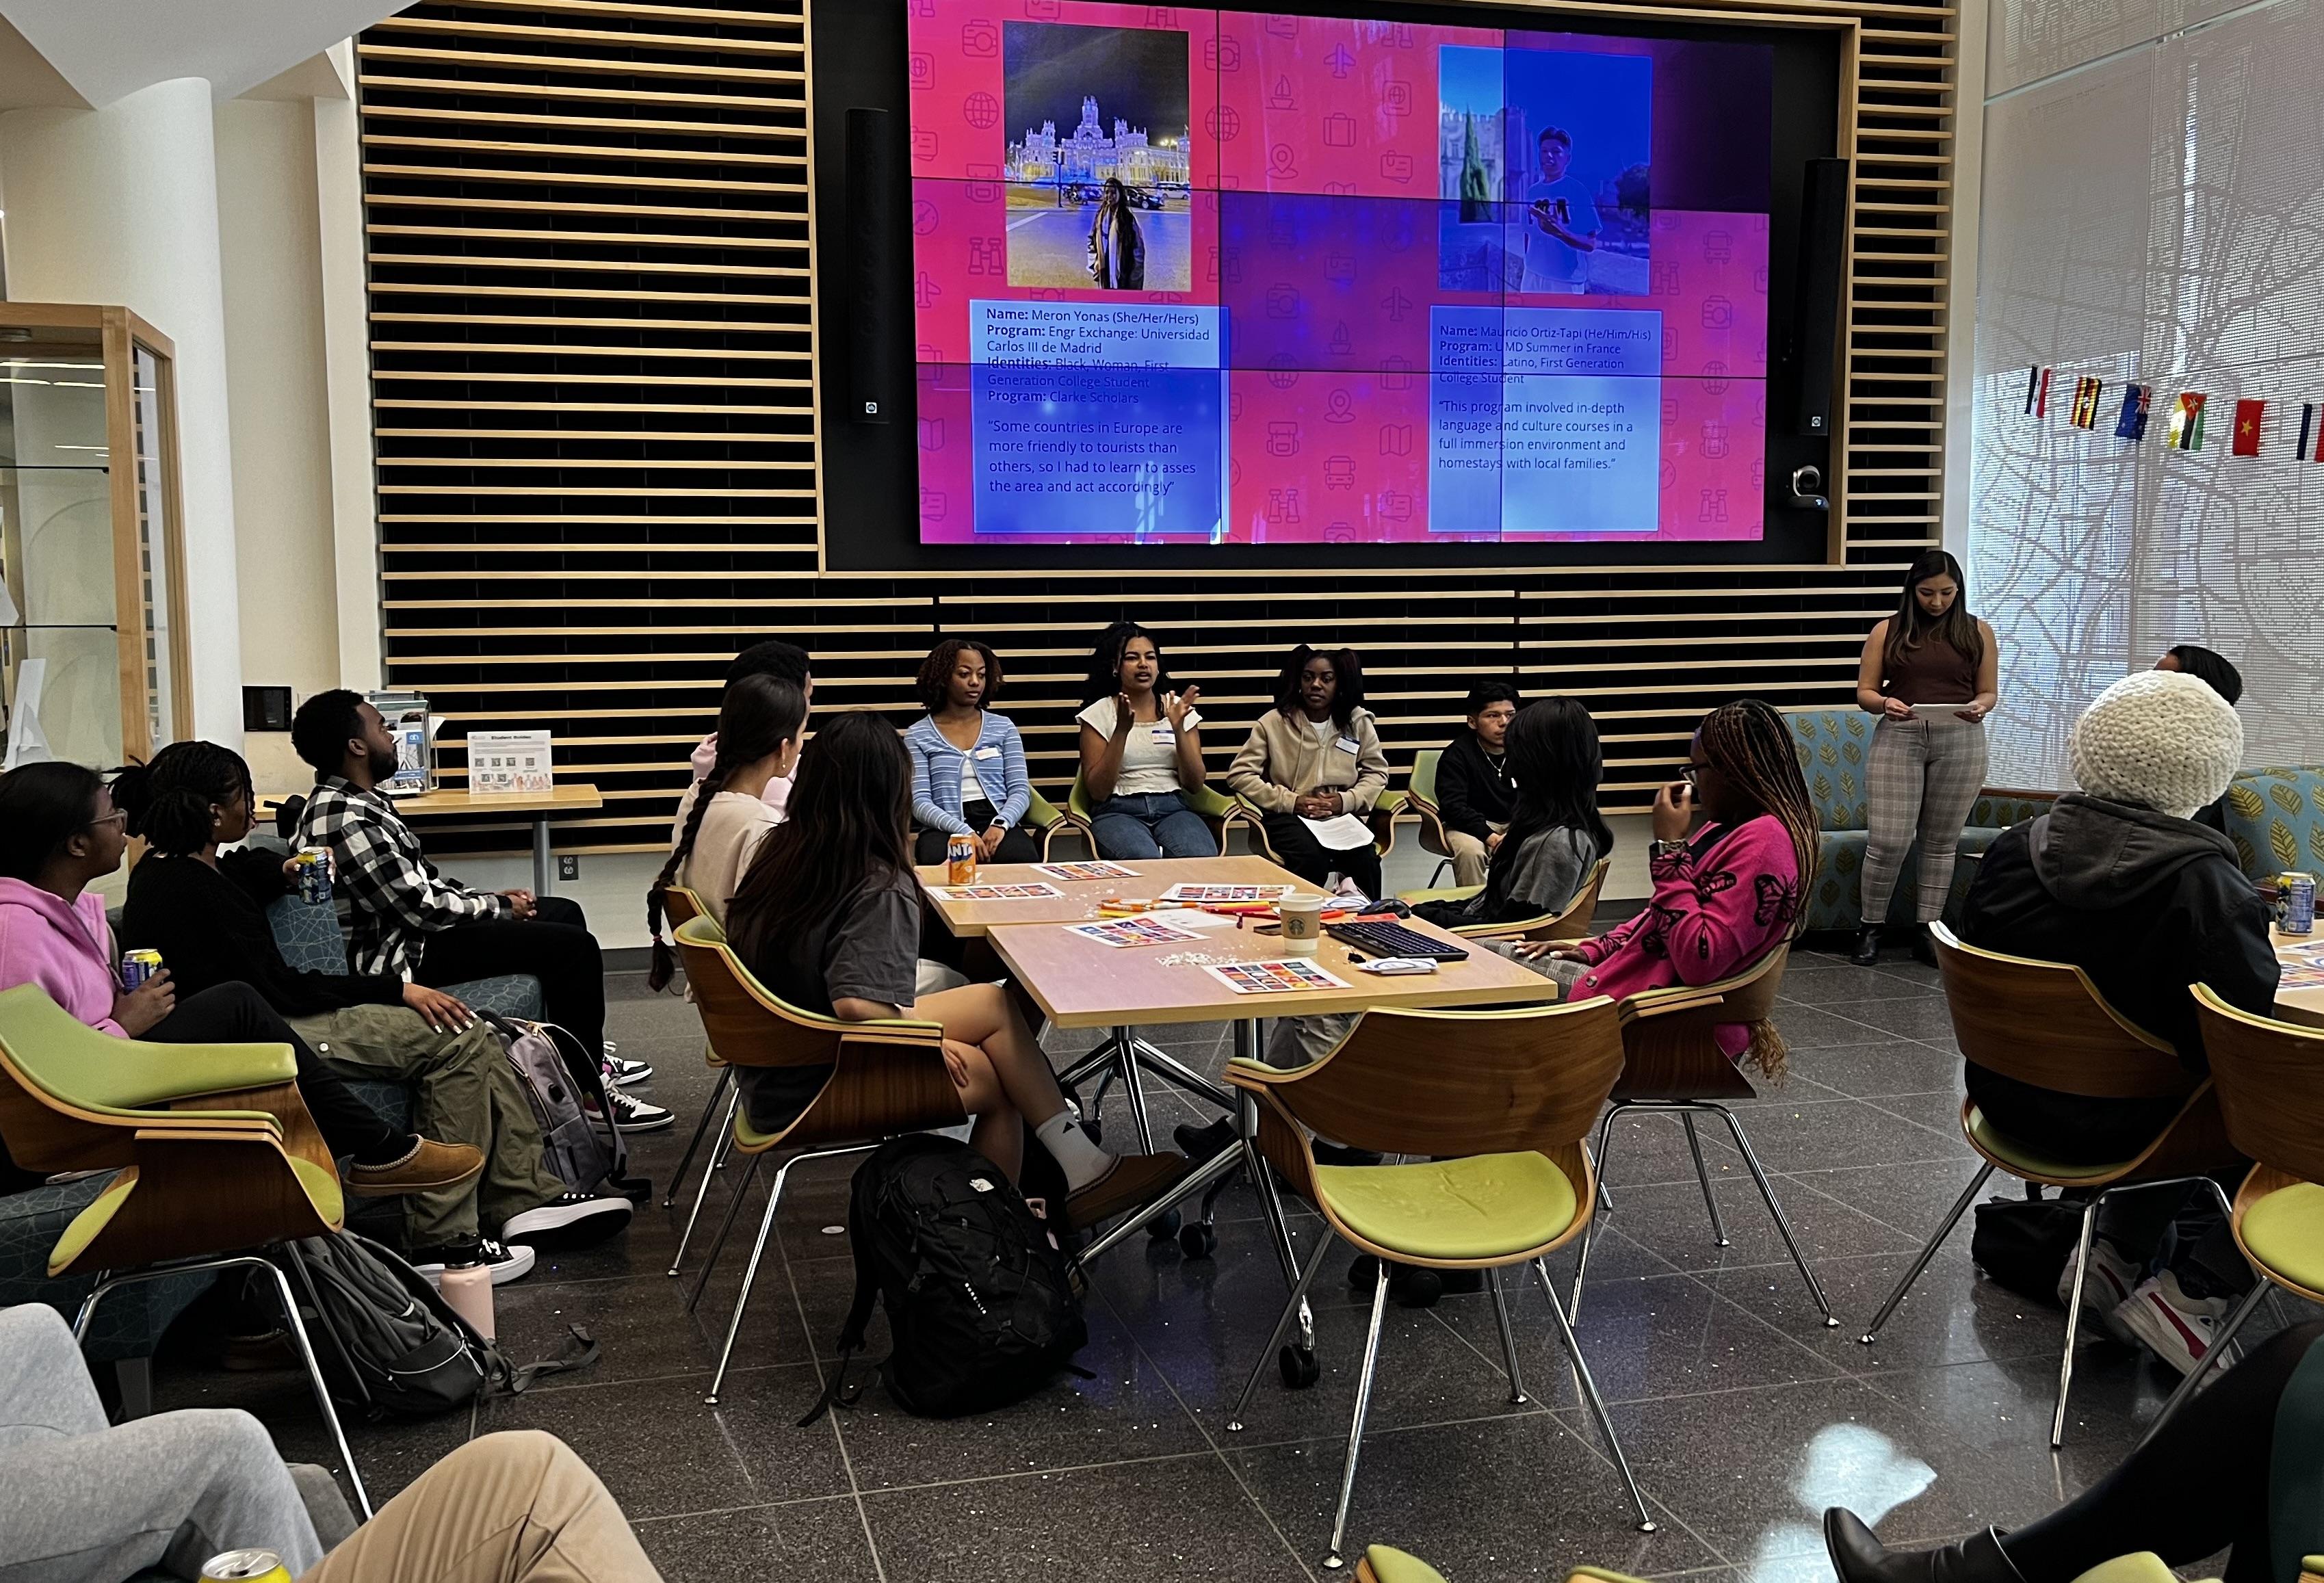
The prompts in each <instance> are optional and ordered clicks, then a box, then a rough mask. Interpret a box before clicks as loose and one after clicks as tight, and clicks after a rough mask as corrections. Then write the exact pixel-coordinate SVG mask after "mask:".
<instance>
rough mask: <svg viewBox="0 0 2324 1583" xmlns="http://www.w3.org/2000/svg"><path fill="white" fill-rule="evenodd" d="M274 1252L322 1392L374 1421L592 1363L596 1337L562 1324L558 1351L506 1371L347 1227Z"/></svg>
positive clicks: (390, 1255)
mask: <svg viewBox="0 0 2324 1583" xmlns="http://www.w3.org/2000/svg"><path fill="white" fill-rule="evenodd" d="M283 1248H284V1253H285V1262H286V1263H288V1264H289V1265H290V1266H291V1276H292V1285H293V1286H294V1287H295V1288H296V1289H297V1290H298V1291H299V1292H300V1295H301V1301H300V1305H299V1306H300V1313H301V1316H302V1318H303V1319H304V1320H305V1321H306V1322H307V1327H308V1329H307V1335H308V1339H309V1341H310V1342H311V1343H312V1344H313V1345H314V1347H315V1348H316V1356H317V1358H318V1361H319V1362H320V1363H321V1364H322V1366H323V1374H324V1377H325V1378H326V1379H327V1380H328V1381H329V1383H330V1385H331V1394H332V1395H334V1396H336V1397H337V1398H338V1399H339V1400H341V1401H343V1402H345V1403H347V1404H349V1405H351V1406H360V1407H363V1408H364V1409H365V1410H366V1411H368V1412H369V1413H371V1414H372V1415H373V1416H374V1417H380V1416H383V1415H384V1414H386V1413H401V1414H404V1415H406V1416H409V1417H427V1416H430V1415H432V1414H435V1413H449V1412H451V1411H452V1410H453V1409H454V1408H456V1407H458V1406H460V1405H462V1404H464V1403H466V1402H467V1401H468V1399H469V1398H471V1397H472V1396H474V1395H475V1394H476V1393H477V1392H478V1391H480V1390H482V1389H484V1387H485V1386H486V1385H500V1386H502V1387H503V1388H504V1389H505V1390H507V1391H509V1392H510V1393H512V1394H513V1393H516V1392H521V1391H522V1390H524V1389H525V1388H526V1387H527V1386H528V1385H531V1384H532V1382H533V1379H534V1377H535V1376H539V1375H543V1374H557V1373H560V1372H562V1371H564V1370H566V1369H569V1368H586V1367H588V1366H589V1365H591V1364H593V1363H595V1361H596V1360H597V1346H596V1343H595V1342H594V1341H592V1340H591V1339H589V1334H588V1332H587V1331H586V1330H582V1329H581V1328H580V1327H579V1326H577V1325H576V1326H571V1327H568V1330H569V1332H570V1341H569V1342H568V1345H567V1355H566V1356H565V1357H563V1358H553V1359H550V1360H549V1361H547V1362H543V1363H533V1364H527V1365H526V1366H525V1367H522V1368H519V1367H515V1366H513V1365H512V1364H511V1363H510V1362H509V1360H508V1359H507V1358H505V1357H503V1355H502V1354H501V1351H500V1349H499V1348H497V1347H495V1346H493V1343H491V1342H490V1341H487V1340H486V1339H484V1337H483V1336H482V1335H480V1334H479V1333H478V1332H477V1331H476V1330H475V1329H474V1328H473V1327H471V1326H470V1325H469V1323H468V1321H466V1320H464V1319H462V1318H461V1317H460V1316H459V1315H458V1314H457V1313H456V1312H454V1311H453V1310H452V1307H451V1305H450V1304H449V1303H447V1302H445V1301H444V1299H443V1297H442V1296H441V1295H440V1294H439V1293H438V1292H437V1290H436V1289H435V1288H434V1287H433V1286H430V1285H429V1284H428V1279H427V1277H426V1276H424V1275H421V1274H420V1272H419V1271H417V1270H415V1269H413V1268H412V1267H411V1266H410V1265H409V1264H407V1263H405V1262H404V1260H403V1259H402V1257H401V1256H399V1255H397V1254H396V1253H394V1252H393V1251H392V1250H391V1249H389V1248H386V1247H382V1246H381V1245H380V1244H378V1243H376V1242H374V1241H373V1240H372V1239H371V1238H368V1237H364V1236H363V1235H361V1234H359V1233H357V1232H354V1231H341V1232H339V1233H337V1235H335V1236H330V1237H304V1238H300V1239H299V1240H298V1241H296V1242H289V1243H285V1244H284V1245H283ZM316 1321H321V1322H320V1323H317V1322H316Z"/></svg>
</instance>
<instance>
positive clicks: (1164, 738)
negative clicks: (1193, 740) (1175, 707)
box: [1154, 720, 1178, 742]
mask: <svg viewBox="0 0 2324 1583" xmlns="http://www.w3.org/2000/svg"><path fill="white" fill-rule="evenodd" d="M1154 740H1155V741H1157V742H1175V741H1177V740H1178V732H1177V730H1176V728H1175V727H1174V726H1172V725H1171V723H1170V722H1168V721H1167V720H1166V721H1163V722H1160V723H1159V724H1157V726H1155V728H1154Z"/></svg>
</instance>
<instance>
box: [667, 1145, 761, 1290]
mask: <svg viewBox="0 0 2324 1583" xmlns="http://www.w3.org/2000/svg"><path fill="white" fill-rule="evenodd" d="M765 1158H766V1156H765V1155H752V1156H751V1168H750V1169H749V1170H748V1171H745V1172H743V1173H742V1181H740V1182H738V1183H735V1184H734V1196H733V1199H732V1200H730V1201H728V1202H727V1205H726V1218H725V1219H723V1220H721V1221H719V1222H718V1236H717V1238H716V1239H715V1240H714V1241H713V1242H712V1243H711V1244H710V1252H709V1253H708V1254H707V1255H706V1256H704V1258H703V1260H702V1274H700V1275H696V1277H695V1278H694V1290H693V1291H691V1292H689V1293H687V1294H686V1311H687V1312H688V1313H692V1312H693V1311H695V1310H696V1308H698V1307H700V1306H701V1303H702V1293H703V1291H704V1289H705V1288H706V1287H707V1286H708V1285H709V1284H710V1272H711V1271H713V1270H715V1269H716V1268H717V1267H718V1256H719V1255H720V1254H722V1253H724V1252H725V1251H726V1238H728V1237H729V1236H731V1235H732V1234H733V1230H734V1220H735V1218H736V1217H737V1216H739V1215H741V1214H742V1201H743V1200H744V1199H746V1198H748V1197H750V1196H751V1183H753V1182H756V1181H757V1180H758V1179H759V1162H760V1161H761V1160H763V1159H765Z"/></svg>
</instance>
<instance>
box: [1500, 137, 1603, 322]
mask: <svg viewBox="0 0 2324 1583" xmlns="http://www.w3.org/2000/svg"><path fill="white" fill-rule="evenodd" d="M1538 146H1539V149H1540V152H1541V179H1540V180H1538V181H1536V182H1535V183H1534V184H1533V185H1532V186H1531V187H1529V188H1527V189H1526V215H1525V225H1526V249H1525V280H1524V282H1523V283H1522V284H1521V285H1520V286H1519V287H1518V288H1517V289H1518V290H1521V291H1556V292H1564V293H1567V294H1569V295H1573V296H1579V295H1580V294H1581V293H1582V292H1583V291H1585V290H1588V289H1589V285H1590V259H1589V255H1590V254H1591V253H1595V252H1596V251H1597V250H1598V233H1599V231H1600V229H1601V227H1600V224H1599V220H1598V200H1597V198H1596V196H1595V195H1594V194H1592V193H1591V190H1590V189H1589V187H1588V186H1587V185H1586V184H1584V183H1583V182H1581V181H1579V180H1576V179H1574V178H1573V177H1572V176H1569V175H1568V174H1566V172H1567V171H1568V170H1570V169H1571V168H1572V164H1573V137H1572V133H1568V132H1567V131H1566V130H1565V129H1564V128H1563V127H1562V126H1548V127H1544V128H1543V129H1542V133H1541V138H1540V140H1539V144H1538Z"/></svg>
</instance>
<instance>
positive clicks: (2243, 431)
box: [2227, 401, 2267, 456]
mask: <svg viewBox="0 0 2324 1583" xmlns="http://www.w3.org/2000/svg"><path fill="white" fill-rule="evenodd" d="M2266 421H2267V403H2266V402H2265V401H2237V402H2236V437H2235V438H2234V439H2233V440H2232V441H2230V442H2229V444H2228V446H2227V453H2228V455H2230V456H2258V455H2259V432H2260V429H2261V428H2262V427H2263V426H2264V424H2265V423H2266Z"/></svg>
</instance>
